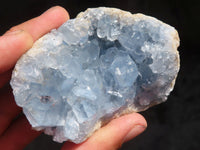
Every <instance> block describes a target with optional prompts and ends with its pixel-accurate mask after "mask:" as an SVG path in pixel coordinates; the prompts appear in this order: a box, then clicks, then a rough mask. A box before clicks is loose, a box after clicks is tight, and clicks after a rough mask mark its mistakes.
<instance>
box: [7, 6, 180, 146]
mask: <svg viewBox="0 0 200 150" xmlns="http://www.w3.org/2000/svg"><path fill="white" fill-rule="evenodd" d="M178 46H179V38H178V34H177V31H176V30H175V29H174V28H173V27H171V26H169V25H166V24H164V23H163V22H161V21H159V20H157V19H155V18H153V17H149V16H145V15H142V14H135V15H133V14H131V13H129V12H125V11H121V10H119V9H114V8H93V9H88V10H87V11H85V12H83V13H80V14H79V15H78V16H77V18H75V19H71V20H69V21H67V22H66V23H64V24H63V25H62V26H61V27H59V28H58V29H54V30H52V31H51V32H50V33H48V34H46V35H44V36H43V37H42V38H40V39H39V40H38V41H36V42H35V44H34V46H33V47H32V48H31V49H30V50H29V51H28V52H27V53H26V54H24V55H23V56H22V57H21V58H20V60H19V61H18V62H17V64H16V66H15V69H14V71H13V74H12V80H11V85H12V88H13V93H14V96H15V100H16V103H17V105H19V106H21V107H22V108H23V112H24V113H25V115H26V117H27V118H28V120H29V122H30V124H31V125H32V127H33V128H35V129H36V130H44V132H45V133H47V134H49V135H53V139H54V140H55V141H58V142H63V141H67V140H69V141H72V142H75V143H80V142H82V141H84V140H85V139H87V137H89V136H90V135H91V134H92V133H93V132H94V131H95V130H96V129H98V128H100V127H101V126H102V125H103V124H105V123H107V122H108V121H109V120H111V119H113V118H115V117H118V116H120V115H122V114H125V113H129V112H133V111H135V112H138V111H143V110H145V109H147V108H149V107H150V106H152V105H155V104H158V103H161V102H164V101H165V100H166V99H167V96H168V95H169V93H170V92H171V90H172V89H173V86H174V82H175V79H176V76H177V73H178V70H179V55H178V52H177V47H178Z"/></svg>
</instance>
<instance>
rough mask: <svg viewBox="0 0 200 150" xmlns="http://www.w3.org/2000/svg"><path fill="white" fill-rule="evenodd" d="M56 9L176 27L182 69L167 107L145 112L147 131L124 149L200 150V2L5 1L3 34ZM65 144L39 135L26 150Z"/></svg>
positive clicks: (0, 15)
mask: <svg viewBox="0 0 200 150" xmlns="http://www.w3.org/2000/svg"><path fill="white" fill-rule="evenodd" d="M54 5H60V6H63V7H64V8H66V9H67V10H68V12H69V14H70V16H71V18H74V17H75V16H76V15H77V14H78V13H79V12H80V11H84V10H85V9H87V8H89V7H98V6H109V7H117V8H120V9H123V10H126V11H130V12H132V13H138V12H140V13H144V14H146V15H150V16H154V17H156V18H158V19H160V20H162V21H164V22H165V23H168V24H170V25H172V26H174V27H175V28H176V29H177V30H178V32H179V35H180V39H181V46H180V47H179V52H180V57H181V70H180V73H179V76H178V79H177V82H176V86H175V89H174V91H173V92H172V93H171V95H170V96H169V98H168V101H167V102H166V103H163V104H160V105H158V106H155V107H153V108H150V109H149V110H147V111H145V112H142V114H143V115H144V117H145V118H146V119H147V122H148V128H147V130H146V131H145V132H144V133H143V134H142V135H140V136H138V137H137V138H135V139H134V140H132V141H130V142H128V143H125V144H124V145H123V146H122V148H121V150H132V149H133V150H161V149H162V150H199V149H200V100H199V99H200V77H199V76H200V75H199V74H200V55H199V54H198V51H200V46H199V45H200V43H199V36H200V30H199V27H200V13H199V10H200V3H199V0H190V1H188V0H187V1H186V0H185V1H184V0H57V1H49V0H21V1H20V0H18V1H11V0H7V1H3V2H2V1H1V2H0V35H1V34H3V33H4V32H5V31H6V30H8V29H9V28H10V27H12V26H14V25H16V24H19V23H21V22H24V21H26V20H28V19H31V18H33V17H36V16H38V15H40V14H41V13H42V12H44V11H45V10H47V9H48V8H50V7H51V6H54ZM61 146H62V145H61V144H58V143H55V142H52V140H51V137H48V136H46V135H43V134H42V135H41V136H39V137H38V138H37V139H36V140H35V141H33V142H32V143H31V144H29V145H28V146H27V147H26V149H25V150H35V149H37V150H44V149H45V150H46V149H48V150H56V149H60V147H61Z"/></svg>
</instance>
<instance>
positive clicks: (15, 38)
mask: <svg viewBox="0 0 200 150" xmlns="http://www.w3.org/2000/svg"><path fill="white" fill-rule="evenodd" d="M32 45H33V38H32V36H31V35H30V34H28V33H27V32H25V31H23V30H17V31H8V32H6V33H5V34H4V35H3V36H1V37H0V60H1V61H0V74H1V73H3V72H6V71H7V70H9V69H10V68H12V67H13V66H14V65H15V63H16V61H17V60H18V59H19V58H20V56H21V55H22V54H23V53H25V52H26V51H27V50H28V49H30V48H31V46H32Z"/></svg>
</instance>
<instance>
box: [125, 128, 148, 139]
mask: <svg viewBox="0 0 200 150" xmlns="http://www.w3.org/2000/svg"><path fill="white" fill-rule="evenodd" d="M145 129H146V126H142V125H136V126H134V127H133V128H132V129H131V130H130V131H129V133H128V134H127V135H126V137H125V138H124V142H127V141H129V140H131V139H132V138H134V137H136V136H138V135H139V134H141V133H142V132H143V131H144V130H145Z"/></svg>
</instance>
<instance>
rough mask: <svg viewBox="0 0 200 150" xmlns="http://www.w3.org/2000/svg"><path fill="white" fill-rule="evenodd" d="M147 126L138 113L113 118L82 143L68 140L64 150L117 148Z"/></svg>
mask: <svg viewBox="0 0 200 150" xmlns="http://www.w3.org/2000/svg"><path fill="white" fill-rule="evenodd" d="M146 127H147V123H146V120H145V119H144V117H143V116H142V115H140V114H138V113H132V114H128V115H124V116H122V117H119V118H117V119H114V120H112V121H111V122H110V123H108V124H107V125H106V126H104V127H102V128H101V129H99V130H98V131H97V132H95V133H94V135H93V136H91V137H90V138H89V139H88V140H87V141H85V142H84V143H81V144H78V145H76V144H73V143H70V142H66V143H65V144H64V145H63V147H62V150H93V149H95V150H116V149H118V148H119V147H120V146H121V144H123V142H126V141H128V140H131V139H132V138H134V137H136V136H137V135H139V134H140V133H142V132H143V131H144V130H145V129H146Z"/></svg>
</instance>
